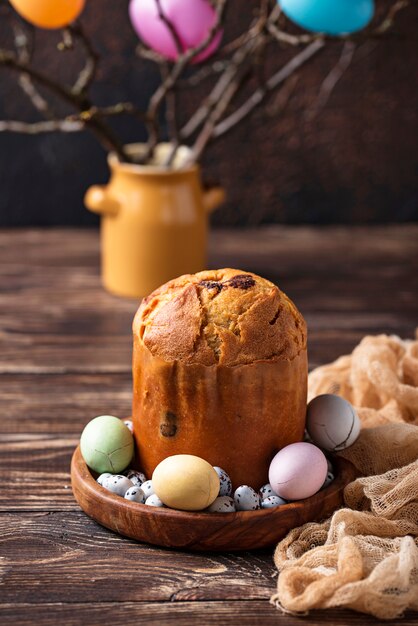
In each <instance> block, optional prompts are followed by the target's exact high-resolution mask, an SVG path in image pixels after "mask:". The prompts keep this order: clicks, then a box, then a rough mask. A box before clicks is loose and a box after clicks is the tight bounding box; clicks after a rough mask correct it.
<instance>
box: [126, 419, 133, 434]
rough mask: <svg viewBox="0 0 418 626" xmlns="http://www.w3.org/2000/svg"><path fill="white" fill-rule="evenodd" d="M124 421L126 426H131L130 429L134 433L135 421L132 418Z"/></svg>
mask: <svg viewBox="0 0 418 626" xmlns="http://www.w3.org/2000/svg"><path fill="white" fill-rule="evenodd" d="M123 423H124V424H125V426H127V427H128V428H129V430H130V431H131V433H132V434H133V432H134V423H133V421H132V420H123Z"/></svg>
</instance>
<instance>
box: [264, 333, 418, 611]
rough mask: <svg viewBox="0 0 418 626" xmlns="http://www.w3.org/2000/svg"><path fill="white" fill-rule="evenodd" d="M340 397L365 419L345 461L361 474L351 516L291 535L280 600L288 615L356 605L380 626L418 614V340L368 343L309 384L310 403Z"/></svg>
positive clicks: (350, 501)
mask: <svg viewBox="0 0 418 626" xmlns="http://www.w3.org/2000/svg"><path fill="white" fill-rule="evenodd" d="M321 393H339V394H340V395H342V396H344V397H345V398H347V400H350V402H352V403H353V404H354V405H355V406H356V408H357V410H358V413H359V416H360V419H361V420H362V425H363V429H362V431H361V434H360V437H359V438H358V440H357V442H356V443H355V444H354V445H353V446H351V447H350V448H348V449H347V450H345V451H344V452H342V453H340V455H341V456H344V457H345V458H346V459H349V460H350V461H351V462H352V463H354V465H355V466H356V467H357V469H358V470H359V472H360V473H361V474H362V477H361V478H358V479H357V480H356V481H354V482H352V483H351V484H349V485H348V486H347V487H346V489H345V491H344V500H345V505H346V508H342V509H339V510H338V511H336V512H335V513H334V514H333V516H332V517H331V518H330V519H328V520H326V521H325V522H322V523H309V524H305V525H304V526H302V527H300V528H295V529H294V530H292V531H291V532H290V533H289V534H288V535H287V537H286V538H285V539H284V540H282V541H281V542H280V543H279V544H278V546H277V548H276V551H275V555H274V560H275V564H276V566H277V568H278V570H279V571H280V576H279V578H278V588H277V593H276V594H275V595H274V596H273V597H272V599H271V601H272V602H273V603H275V604H276V605H277V606H278V608H281V609H282V610H284V611H286V612H291V613H298V614H307V612H308V611H309V610H310V609H319V608H328V607H337V606H340V607H347V608H351V609H354V610H356V611H361V612H364V613H369V614H371V615H374V616H375V617H378V618H381V619H393V618H396V617H399V616H401V615H402V613H403V612H404V611H405V610H406V609H414V610H418V341H402V340H401V339H399V338H398V337H393V336H392V337H388V336H386V335H379V336H377V337H365V338H364V339H363V340H362V342H361V343H360V344H359V345H358V346H357V347H356V348H355V350H354V351H353V353H352V354H351V355H349V356H343V357H341V358H340V359H338V360H337V361H335V362H334V363H331V364H330V365H326V366H324V367H319V368H317V369H316V370H314V371H313V372H312V373H311V374H310V377H309V396H310V398H312V397H315V396H316V395H318V394H321Z"/></svg>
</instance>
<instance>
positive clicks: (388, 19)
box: [373, 0, 410, 35]
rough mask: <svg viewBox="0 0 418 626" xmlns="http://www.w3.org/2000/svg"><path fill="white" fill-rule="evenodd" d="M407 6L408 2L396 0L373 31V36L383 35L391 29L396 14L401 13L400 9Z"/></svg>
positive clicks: (408, 0)
mask: <svg viewBox="0 0 418 626" xmlns="http://www.w3.org/2000/svg"><path fill="white" fill-rule="evenodd" d="M409 4H410V0H397V2H395V3H394V4H392V5H391V6H390V8H389V11H388V12H387V14H386V16H385V17H384V19H383V20H382V21H381V23H380V24H379V26H377V27H376V28H375V29H374V31H373V34H375V35H384V34H385V33H386V32H387V31H388V30H389V29H390V28H392V26H393V24H394V21H395V18H396V16H397V14H398V13H399V12H400V11H402V9H405V8H406V7H407V6H409Z"/></svg>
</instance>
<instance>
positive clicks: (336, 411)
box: [306, 393, 361, 452]
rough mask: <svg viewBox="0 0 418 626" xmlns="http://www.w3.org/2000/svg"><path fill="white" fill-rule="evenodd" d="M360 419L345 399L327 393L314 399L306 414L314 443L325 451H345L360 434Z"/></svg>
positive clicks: (308, 428) (307, 425)
mask: <svg viewBox="0 0 418 626" xmlns="http://www.w3.org/2000/svg"><path fill="white" fill-rule="evenodd" d="M360 428H361V424H360V419H359V416H358V415H357V413H356V411H355V409H354V407H353V406H352V405H351V404H350V403H349V402H348V401H347V400H345V399H344V398H341V397H340V396H336V395H334V394H332V393H325V394H323V395H320V396H316V398H313V400H311V401H310V402H309V404H308V408H307V412H306V429H307V431H308V433H309V434H310V436H311V437H312V440H313V442H314V443H315V444H316V445H317V446H320V447H321V448H323V449H324V450H332V451H333V452H334V451H337V450H344V449H345V448H348V446H351V445H352V444H353V443H354V442H355V441H356V439H357V437H358V436H359V434H360Z"/></svg>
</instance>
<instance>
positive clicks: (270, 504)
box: [261, 496, 287, 509]
mask: <svg viewBox="0 0 418 626" xmlns="http://www.w3.org/2000/svg"><path fill="white" fill-rule="evenodd" d="M282 504H287V502H286V500H283V498H281V497H280V496H267V498H264V500H263V501H262V503H261V508H262V509H273V508H274V507H276V506H282Z"/></svg>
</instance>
